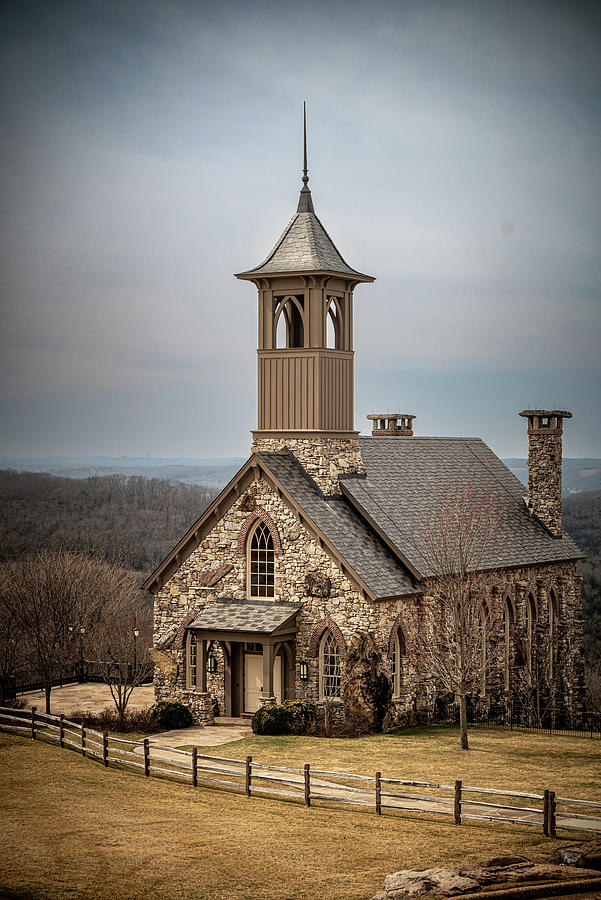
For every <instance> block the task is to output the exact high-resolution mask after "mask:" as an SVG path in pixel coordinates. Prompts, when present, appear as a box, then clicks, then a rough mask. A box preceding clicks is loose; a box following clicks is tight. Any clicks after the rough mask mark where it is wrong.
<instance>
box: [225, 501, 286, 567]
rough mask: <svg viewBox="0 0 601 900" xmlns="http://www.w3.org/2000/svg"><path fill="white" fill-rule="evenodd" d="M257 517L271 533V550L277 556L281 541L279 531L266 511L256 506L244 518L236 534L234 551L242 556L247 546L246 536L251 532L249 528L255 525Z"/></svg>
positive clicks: (280, 550) (280, 549)
mask: <svg viewBox="0 0 601 900" xmlns="http://www.w3.org/2000/svg"><path fill="white" fill-rule="evenodd" d="M257 519H260V520H261V522H263V523H264V524H265V525H266V526H267V528H268V529H269V532H270V534H271V539H272V541H273V552H274V553H275V555H276V556H277V555H278V554H280V553H281V552H282V542H281V540H280V533H279V531H278V529H277V526H276V524H275V522H274V521H273V519H272V518H271V516H270V515H269V513H268V512H266V511H265V510H264V509H263V508H262V507H260V506H257V508H256V509H255V510H253V512H251V513H250V515H248V516H247V517H246V519H245V520H244V523H243V525H242V528H241V529H240V533H239V534H238V541H237V543H236V552H237V553H238V554H239V555H240V556H244V555H245V553H246V548H247V546H248V536H249V534H250V532H251V529H252V528H253V526H254V525H255V522H256V521H257Z"/></svg>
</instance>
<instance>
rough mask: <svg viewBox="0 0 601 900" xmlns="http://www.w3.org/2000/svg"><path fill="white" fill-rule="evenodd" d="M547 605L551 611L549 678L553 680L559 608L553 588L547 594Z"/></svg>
mask: <svg viewBox="0 0 601 900" xmlns="http://www.w3.org/2000/svg"><path fill="white" fill-rule="evenodd" d="M547 605H548V610H549V631H548V637H547V640H548V644H549V646H548V650H549V662H548V664H549V678H553V662H554V651H555V608H556V606H557V598H556V597H555V591H554V590H553V588H551V590H550V591H549V593H548V594H547Z"/></svg>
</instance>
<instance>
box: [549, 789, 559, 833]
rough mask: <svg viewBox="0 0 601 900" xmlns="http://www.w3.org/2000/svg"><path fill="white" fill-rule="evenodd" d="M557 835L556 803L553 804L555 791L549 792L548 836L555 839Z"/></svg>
mask: <svg viewBox="0 0 601 900" xmlns="http://www.w3.org/2000/svg"><path fill="white" fill-rule="evenodd" d="M556 834H557V803H556V802H555V791H549V835H550V836H551V837H555V836H556Z"/></svg>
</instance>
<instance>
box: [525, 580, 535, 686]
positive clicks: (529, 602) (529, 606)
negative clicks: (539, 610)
mask: <svg viewBox="0 0 601 900" xmlns="http://www.w3.org/2000/svg"><path fill="white" fill-rule="evenodd" d="M535 624H536V607H535V605H534V597H533V596H532V594H528V597H527V598H526V644H527V649H528V679H529V681H530V682H532V679H533V677H534V652H535V641H534V626H535Z"/></svg>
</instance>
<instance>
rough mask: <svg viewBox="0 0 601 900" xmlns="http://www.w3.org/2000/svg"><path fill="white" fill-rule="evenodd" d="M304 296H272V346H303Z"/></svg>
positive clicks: (277, 347) (278, 347)
mask: <svg viewBox="0 0 601 900" xmlns="http://www.w3.org/2000/svg"><path fill="white" fill-rule="evenodd" d="M304 307H305V298H304V297H303V295H302V294H294V295H292V294H291V295H290V296H287V297H274V347H275V348H276V349H281V348H289V349H290V348H294V347H304V346H305V308H304Z"/></svg>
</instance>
